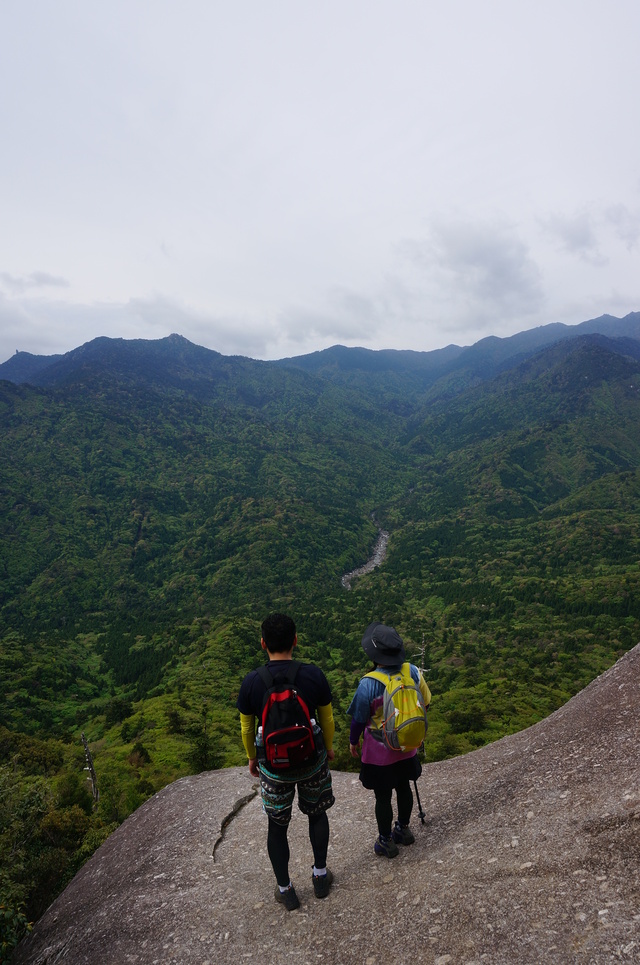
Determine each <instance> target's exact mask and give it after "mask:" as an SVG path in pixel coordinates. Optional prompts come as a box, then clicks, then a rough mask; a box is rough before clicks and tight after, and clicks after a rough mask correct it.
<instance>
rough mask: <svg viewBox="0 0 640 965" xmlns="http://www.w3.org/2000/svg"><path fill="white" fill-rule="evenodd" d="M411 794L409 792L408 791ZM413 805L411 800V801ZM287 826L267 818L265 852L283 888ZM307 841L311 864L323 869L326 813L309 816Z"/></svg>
mask: <svg viewBox="0 0 640 965" xmlns="http://www.w3.org/2000/svg"><path fill="white" fill-rule="evenodd" d="M409 793H411V790H409ZM411 803H412V804H413V798H412V799H411ZM288 827H289V826H288V825H287V824H276V822H275V821H272V820H271V818H269V831H268V833H267V851H268V853H269V860H270V861H271V864H272V866H273V871H274V874H275V876H276V881H277V882H278V884H279V885H281V886H282V887H283V888H286V886H287V885H288V884H289V880H290V879H289V842H288V840H287V830H288ZM309 840H310V841H311V847H312V848H313V863H314V864H315V866H316V868H325V867H326V864H327V851H328V849H329V818H328V817H327V812H326V811H323V812H322V814H316V815H314V816H311V815H309Z"/></svg>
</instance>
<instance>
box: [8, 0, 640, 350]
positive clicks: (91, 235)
mask: <svg viewBox="0 0 640 965" xmlns="http://www.w3.org/2000/svg"><path fill="white" fill-rule="evenodd" d="M638 36H640V4H638V3H637V2H636V0H616V3H614V4H611V3H610V2H605V0H563V2H562V3H560V4H558V3H557V2H551V0H535V2H534V0H521V2H518V3H513V2H512V0H486V2H484V3H482V4H480V3H477V2H476V0H451V2H450V3H447V4H438V3H435V2H433V3H432V2H429V0H403V2H402V3H401V4H396V3H391V2H390V0H349V2H348V3H342V2H338V0H326V2H324V3H322V4H302V3H300V2H299V0H274V2H273V3H270V4H265V3H263V2H258V0H239V2H238V3H234V4H229V3H223V2H222V0H185V3H183V4H176V3H173V2H171V0H128V2H125V0H113V2H112V3H110V4H109V7H108V9H107V8H104V9H103V8H98V7H97V6H96V5H94V4H86V3H84V2H82V0H57V2H56V3H55V4H43V3H41V2H39V0H22V2H20V3H6V4H2V5H1V6H0V85H1V89H2V90H3V91H4V95H3V96H2V97H1V98H0V129H2V131H3V149H2V151H1V152H0V212H2V231H1V232H0V361H2V360H4V359H6V358H8V357H9V356H10V355H11V354H12V353H13V352H14V351H15V350H16V349H21V350H25V351H30V352H34V353H36V354H50V353H52V352H63V351H67V350H69V349H71V348H74V347H76V346H77V345H79V344H82V343H83V342H85V341H87V340H89V339H90V338H93V337H95V336H98V335H109V336H113V337H123V338H136V337H139V338H160V337H163V336H165V335H168V334H170V333H171V332H179V333H180V334H183V335H184V336H185V337H187V338H189V339H190V340H192V341H194V342H197V343H198V344H202V345H207V346H208V347H210V348H213V349H216V350H217V351H220V352H223V353H224V354H246V355H251V356H253V357H256V358H278V357H283V356H286V355H293V354H302V353H306V352H309V351H313V350H316V349H319V348H325V347H327V346H328V345H331V344H335V343H336V342H340V343H342V344H348V345H356V344H358V345H365V346H367V347H370V348H388V347H391V348H413V349H420V350H430V349H435V348H439V347H441V346H443V345H446V344H448V343H449V342H452V341H455V342H457V343H458V344H469V343H471V342H473V341H476V340H477V339H478V338H481V337H483V336H484V335H487V334H495V335H508V334H512V333H513V332H516V331H520V330H522V329H524V328H530V327H533V326H536V325H541V324H545V323H547V322H552V321H563V322H566V323H568V324H572V323H577V322H580V321H582V320H583V319H585V318H590V317H593V316H595V315H599V314H601V313H605V312H608V313H611V314H615V315H623V314H626V313H627V312H629V311H634V310H639V309H640V291H639V290H638V289H639V281H638V279H639V278H640V271H639V265H638V261H639V255H640V179H639V176H638V169H637V159H638V156H639V155H640V129H639V127H638V125H637V124H636V123H635V115H636V113H637V104H638V102H639V100H640V71H638V69H637V49H636V48H637V38H638Z"/></svg>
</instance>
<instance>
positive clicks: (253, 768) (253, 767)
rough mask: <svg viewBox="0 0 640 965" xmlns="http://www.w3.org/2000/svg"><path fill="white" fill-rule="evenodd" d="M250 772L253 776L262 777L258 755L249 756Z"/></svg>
mask: <svg viewBox="0 0 640 965" xmlns="http://www.w3.org/2000/svg"><path fill="white" fill-rule="evenodd" d="M249 773H250V774H251V775H252V777H260V771H259V770H258V758H257V757H250V758H249Z"/></svg>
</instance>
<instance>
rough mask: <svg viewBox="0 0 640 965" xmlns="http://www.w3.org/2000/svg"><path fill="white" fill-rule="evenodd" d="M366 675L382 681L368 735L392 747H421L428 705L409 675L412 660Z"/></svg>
mask: <svg viewBox="0 0 640 965" xmlns="http://www.w3.org/2000/svg"><path fill="white" fill-rule="evenodd" d="M366 676H367V677H373V679H374V680H380V681H381V683H383V684H384V685H385V691H384V695H383V698H382V708H381V710H379V711H377V712H376V714H375V716H374V718H373V724H372V725H371V726H370V728H369V732H370V734H371V736H372V737H374V738H375V740H378V741H380V742H381V743H383V744H386V745H387V747H389V748H391V750H394V751H411V750H415V749H416V748H418V747H420V745H421V744H422V742H423V741H424V739H425V737H426V736H427V708H426V706H425V702H424V697H423V696H422V693H421V692H420V688H419V687H418V685H417V684H416V682H415V681H414V679H413V677H412V676H411V664H409V663H403V664H402V667H401V668H400V670H396V671H394V672H389V671H384V670H372V671H370V673H368V674H366Z"/></svg>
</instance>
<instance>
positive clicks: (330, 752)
mask: <svg viewBox="0 0 640 965" xmlns="http://www.w3.org/2000/svg"><path fill="white" fill-rule="evenodd" d="M335 756H336V752H335V751H327V758H328V760H330V761H332V760H333V759H334V757H335Z"/></svg>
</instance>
